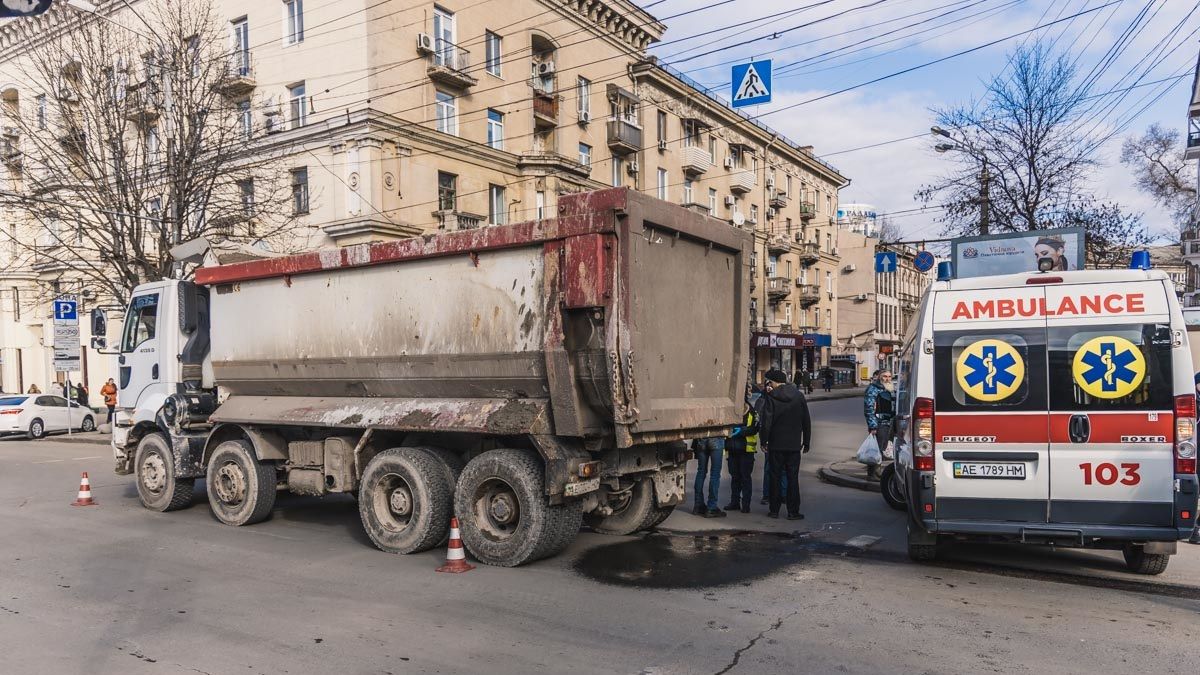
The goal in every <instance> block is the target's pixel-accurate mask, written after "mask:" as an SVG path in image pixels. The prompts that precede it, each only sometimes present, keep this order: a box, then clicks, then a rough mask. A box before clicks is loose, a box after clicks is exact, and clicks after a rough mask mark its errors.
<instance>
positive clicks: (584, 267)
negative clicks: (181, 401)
mask: <svg viewBox="0 0 1200 675" xmlns="http://www.w3.org/2000/svg"><path fill="white" fill-rule="evenodd" d="M751 245H752V237H751V236H750V234H749V233H747V232H744V231H741V230H737V229H735V228H733V227H731V226H729V225H728V224H727V223H725V222H724V221H720V220H716V219H714V218H711V217H709V216H706V215H703V214H699V213H696V212H694V211H691V210H688V209H685V208H682V207H680V206H676V205H673V204H669V203H667V202H662V201H659V200H656V199H653V198H650V197H647V196H645V195H642V194H639V193H637V192H634V191H631V190H628V189H624V188H616V189H610V190H602V191H597V192H590V193H581V194H575V195H565V196H563V197H562V198H561V199H560V200H559V209H558V214H557V217H556V218H552V219H546V220H541V221H534V222H525V223H519V224H515V225H504V226H494V227H485V228H482V229H475V230H464V231H457V232H447V233H442V234H436V235H428V236H424V237H419V238H413V239H406V240H400V241H391V242H385V243H377V244H363V245H358V246H351V247H347V248H341V249H330V250H322V251H317V252H312V253H306V254H302V255H296V256H289V257H284V258H272V259H266V260H257V261H251V262H245V263H239V264H233V265H225V266H219V267H206V268H201V269H200V270H198V271H197V273H196V280H197V282H199V283H200V284H203V285H206V286H208V287H209V288H210V303H211V339H212V351H211V359H212V369H213V373H214V377H215V384H217V385H219V386H220V387H221V388H222V393H223V395H225V396H226V400H225V402H224V403H223V404H222V406H221V407H220V408H219V409H218V410H217V412H216V413H215V414H214V415H213V418H214V420H216V421H236V422H241V423H264V424H265V423H272V424H305V425H308V424H323V425H327V426H350V427H362V428H367V427H376V428H382V429H397V430H421V429H439V430H448V431H455V430H456V431H469V432H488V433H503V434H517V433H533V434H557V435H562V436H577V437H610V438H612V439H613V440H614V441H615V442H616V444H617V445H619V446H622V447H625V446H628V445H632V444H635V443H646V442H656V441H663V440H672V439H679V438H690V437H695V436H700V435H704V434H706V433H714V432H716V431H717V430H719V429H720V428H722V427H726V426H729V425H733V424H736V423H737V422H738V420H739V418H740V415H741V412H742V408H743V403H742V400H743V392H744V388H745V385H746V373H747V368H746V366H747V363H748V358H749V352H748V350H749V336H748V334H747V332H748V329H749V297H750V296H749V292H748V290H749V289H748V284H749V271H750V270H749V265H748V262H749V254H750V250H751V249H750V247H751Z"/></svg>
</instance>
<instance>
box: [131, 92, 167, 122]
mask: <svg viewBox="0 0 1200 675" xmlns="http://www.w3.org/2000/svg"><path fill="white" fill-rule="evenodd" d="M160 114H161V113H160V110H159V107H158V101H156V100H155V97H154V94H153V92H151V91H150V89H149V88H148V87H143V88H141V89H138V90H136V91H131V92H129V94H128V95H126V97H125V119H127V120H129V121H130V122H133V123H134V124H139V125H146V124H152V123H153V122H154V121H155V120H157V119H158V117H159V115H160Z"/></svg>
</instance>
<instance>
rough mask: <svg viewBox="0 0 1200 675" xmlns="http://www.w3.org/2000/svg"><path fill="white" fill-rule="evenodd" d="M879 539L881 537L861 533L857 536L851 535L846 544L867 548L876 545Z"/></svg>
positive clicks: (852, 546)
mask: <svg viewBox="0 0 1200 675" xmlns="http://www.w3.org/2000/svg"><path fill="white" fill-rule="evenodd" d="M879 540H880V537H873V536H871V535H869V534H860V535H858V536H857V537H851V538H850V539H847V540H846V545H847V546H849V547H851V548H857V549H862V550H866V549H868V548H870V547H871V546H874V545H875V543H876V542H878V541H879Z"/></svg>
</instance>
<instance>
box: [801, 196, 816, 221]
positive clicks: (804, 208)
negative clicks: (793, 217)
mask: <svg viewBox="0 0 1200 675" xmlns="http://www.w3.org/2000/svg"><path fill="white" fill-rule="evenodd" d="M815 215H817V209H816V207H814V206H813V203H812V202H805V201H802V202H800V218H801V220H812V218H813V216H815Z"/></svg>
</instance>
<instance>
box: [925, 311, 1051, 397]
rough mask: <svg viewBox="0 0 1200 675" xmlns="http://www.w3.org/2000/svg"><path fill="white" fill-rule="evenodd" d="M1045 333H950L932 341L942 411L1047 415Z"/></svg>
mask: <svg viewBox="0 0 1200 675" xmlns="http://www.w3.org/2000/svg"><path fill="white" fill-rule="evenodd" d="M1045 363H1046V349H1045V332H1044V331H1043V330H1041V329H1019V330H1010V331H1006V332H995V331H952V332H941V333H937V334H935V337H934V400H935V402H936V406H937V409H938V410H941V411H947V412H953V411H982V410H1012V411H1021V410H1045V409H1046V372H1045V371H1046V369H1045Z"/></svg>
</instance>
